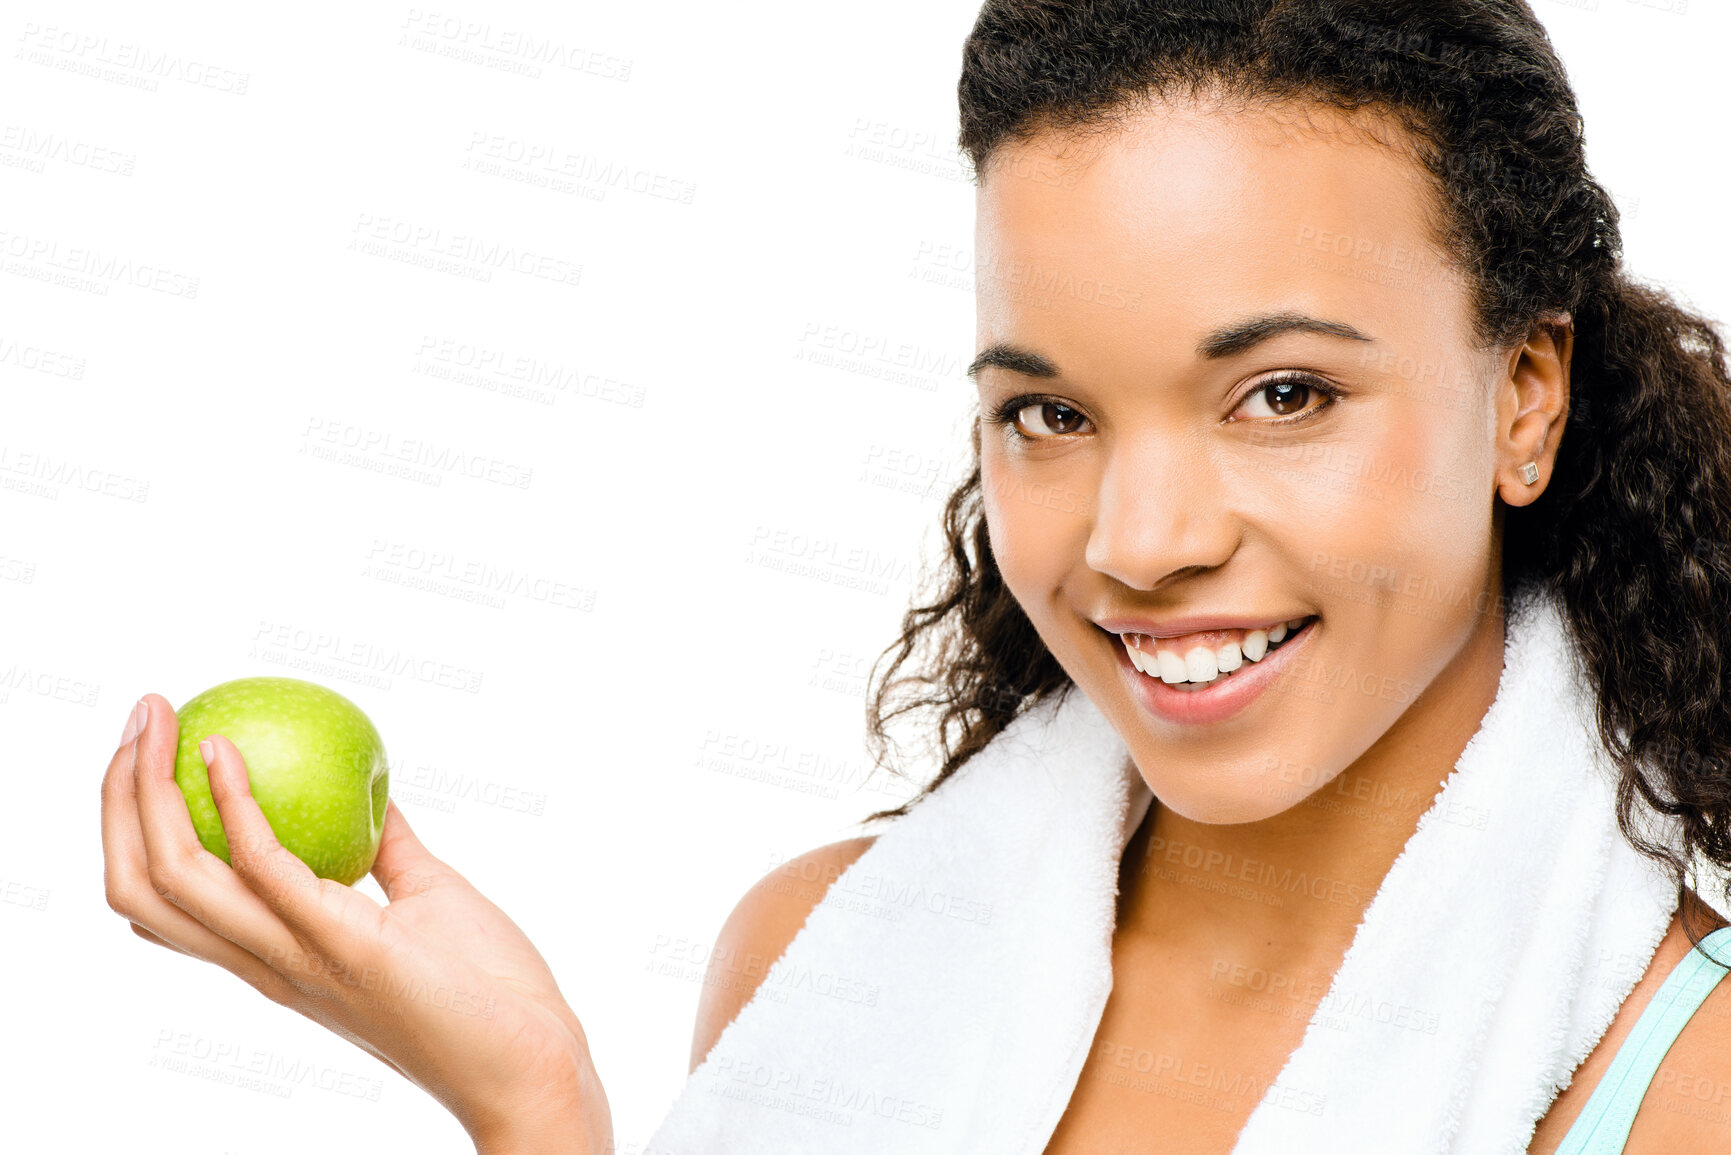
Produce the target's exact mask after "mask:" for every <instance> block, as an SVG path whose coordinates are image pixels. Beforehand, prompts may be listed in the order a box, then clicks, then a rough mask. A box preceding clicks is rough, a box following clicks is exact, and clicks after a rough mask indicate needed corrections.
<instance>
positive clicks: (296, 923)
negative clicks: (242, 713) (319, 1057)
mask: <svg viewBox="0 0 1731 1155" xmlns="http://www.w3.org/2000/svg"><path fill="white" fill-rule="evenodd" d="M207 749H208V750H209V752H210V753H209V759H210V762H209V778H210V795H211V798H212V800H213V801H215V803H216V810H217V814H218V816H220V817H221V819H222V828H223V830H224V832H225V833H226V834H227V836H228V857H229V862H230V864H231V865H232V866H233V868H234V875H235V876H236V877H238V878H239V880H240V881H241V882H242V883H244V884H245V885H246V887H247V888H248V889H250V890H251V891H252V892H253V893H254V894H256V895H257V896H258V897H259V898H260V899H262V900H263V901H264V903H265V905H266V906H267V907H268V908H269V910H270V911H271V913H273V914H274V915H276V916H277V918H278V919H279V920H280V921H281V923H282V924H283V925H284V926H286V927H287V928H288V929H289V930H290V931H292V932H293V935H294V937H295V938H297V939H299V940H300V942H301V943H302V944H305V945H306V946H308V947H311V948H312V949H313V950H314V951H315V952H316V953H318V954H321V955H323V956H325V957H327V958H331V959H342V960H347V961H348V962H358V961H360V960H359V959H358V957H357V955H358V953H359V952H360V951H361V950H363V949H364V945H365V944H364V939H363V938H362V936H361V935H357V934H353V933H350V932H351V930H353V929H358V928H364V927H365V926H367V925H368V924H369V923H371V924H376V923H377V920H378V916H379V911H380V908H379V905H378V903H376V902H374V901H373V900H372V899H370V898H368V897H367V896H366V895H364V894H362V893H360V892H359V891H357V890H353V889H351V888H350V887H347V886H344V885H343V884H342V883H340V882H337V881H335V880H334V879H328V878H320V877H319V876H318V875H316V874H314V873H313V871H312V868H311V867H309V866H308V865H307V864H306V863H304V862H302V861H301V860H300V859H299V858H297V857H295V855H294V853H293V852H291V851H290V850H289V849H288V848H287V847H285V846H284V845H283V844H282V843H281V842H280V841H278V839H277V836H276V833H275V832H274V831H273V830H271V828H270V821H269V820H268V819H266V818H265V816H264V811H262V810H260V809H259V805H258V800H257V799H256V798H254V797H253V796H252V789H251V786H250V784H249V781H248V778H247V769H246V760H245V758H243V757H242V756H241V753H240V751H239V750H238V749H236V748H235V745H234V743H233V742H230V741H229V740H228V738H226V737H225V736H223V735H221V734H212V735H210V737H209V738H208V739H206V740H205V742H202V743H200V745H199V750H200V752H201V754H202V753H203V752H204V751H205V750H207ZM265 961H267V962H271V961H272V960H271V959H270V958H268V957H267V958H266V960H265Z"/></svg>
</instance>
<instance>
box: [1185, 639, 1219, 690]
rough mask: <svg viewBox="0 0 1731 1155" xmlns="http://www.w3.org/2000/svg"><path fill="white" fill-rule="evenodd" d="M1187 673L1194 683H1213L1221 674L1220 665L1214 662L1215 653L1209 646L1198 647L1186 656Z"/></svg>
mask: <svg viewBox="0 0 1731 1155" xmlns="http://www.w3.org/2000/svg"><path fill="white" fill-rule="evenodd" d="M1184 666H1185V673H1186V674H1188V675H1189V678H1190V680H1191V681H1192V682H1212V681H1213V680H1214V678H1215V676H1216V675H1217V674H1219V673H1220V664H1219V663H1218V662H1216V661H1215V660H1214V651H1213V650H1211V649H1209V648H1208V647H1207V646H1197V647H1195V648H1194V649H1192V650H1191V651H1190V652H1189V653H1188V654H1185V655H1184Z"/></svg>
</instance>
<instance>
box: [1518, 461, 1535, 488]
mask: <svg viewBox="0 0 1731 1155" xmlns="http://www.w3.org/2000/svg"><path fill="white" fill-rule="evenodd" d="M1521 480H1522V481H1524V482H1526V483H1527V484H1528V485H1532V484H1534V483H1535V482H1537V481H1538V480H1539V465H1538V462H1536V461H1529V462H1527V463H1526V464H1525V465H1523V466H1521Z"/></svg>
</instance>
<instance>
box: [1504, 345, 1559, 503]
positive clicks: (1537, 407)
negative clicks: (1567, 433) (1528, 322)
mask: <svg viewBox="0 0 1731 1155" xmlns="http://www.w3.org/2000/svg"><path fill="white" fill-rule="evenodd" d="M1574 345H1575V322H1574V319H1573V318H1572V317H1570V316H1569V315H1568V314H1567V313H1563V314H1560V315H1556V316H1552V317H1546V318H1543V319H1541V320H1540V321H1538V322H1537V323H1536V324H1534V326H1533V331H1532V332H1531V333H1530V334H1529V335H1528V336H1527V339H1526V340H1525V341H1523V342H1522V343H1521V344H1519V345H1517V346H1516V347H1515V348H1514V349H1513V350H1511V351H1510V353H1509V356H1508V360H1507V361H1506V362H1504V370H1505V372H1504V375H1503V379H1502V381H1501V382H1500V383H1499V387H1498V390H1497V442H1498V443H1497V493H1498V494H1499V495H1500V496H1501V497H1502V499H1503V501H1505V502H1506V503H1508V504H1509V505H1517V506H1518V505H1527V504H1529V503H1530V502H1533V501H1535V500H1537V499H1538V496H1539V494H1541V493H1543V492H1544V491H1545V486H1547V485H1548V484H1550V479H1551V470H1552V468H1553V467H1554V466H1555V465H1556V460H1557V446H1558V445H1560V444H1561V443H1562V440H1563V425H1564V423H1565V422H1566V421H1567V420H1568V416H1569V355H1570V354H1571V353H1572V352H1573V350H1574ZM1529 462H1531V463H1532V464H1533V465H1534V466H1535V467H1536V468H1537V470H1538V472H1537V475H1536V476H1534V477H1533V480H1532V481H1531V482H1529V481H1527V476H1528V475H1531V474H1532V473H1533V471H1532V470H1531V469H1526V468H1524V467H1525V466H1526V465H1527V464H1528V463H1529Z"/></svg>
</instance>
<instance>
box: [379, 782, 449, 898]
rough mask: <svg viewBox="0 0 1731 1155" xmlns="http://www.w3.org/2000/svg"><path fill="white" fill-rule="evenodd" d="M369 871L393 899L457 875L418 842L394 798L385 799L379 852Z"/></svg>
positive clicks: (422, 891) (405, 896) (424, 890)
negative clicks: (383, 824) (383, 823)
mask: <svg viewBox="0 0 1731 1155" xmlns="http://www.w3.org/2000/svg"><path fill="white" fill-rule="evenodd" d="M370 873H371V874H372V876H373V878H374V879H376V880H377V881H378V884H379V886H380V888H381V889H383V890H384V892H385V897H386V898H388V899H390V900H391V901H392V902H395V901H397V899H399V898H408V897H409V896H410V895H414V894H425V893H426V892H427V891H429V890H431V889H432V888H433V886H434V885H435V884H436V883H439V882H446V881H451V880H453V879H455V878H456V873H455V872H454V871H453V870H452V869H451V868H450V867H448V866H446V865H445V864H444V863H443V862H441V861H440V860H439V859H437V858H435V857H434V856H433V854H432V852H431V851H429V850H428V849H427V848H426V847H425V846H423V845H421V840H420V839H419V838H417V837H415V832H414V831H413V830H411V829H410V828H409V820H408V819H407V818H404V817H403V812H402V811H401V810H400V809H398V807H397V803H396V800H395V799H387V800H386V803H385V830H384V833H383V834H382V835H380V836H379V853H378V856H377V857H375V858H374V859H373V869H372V870H371V871H370Z"/></svg>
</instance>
